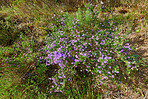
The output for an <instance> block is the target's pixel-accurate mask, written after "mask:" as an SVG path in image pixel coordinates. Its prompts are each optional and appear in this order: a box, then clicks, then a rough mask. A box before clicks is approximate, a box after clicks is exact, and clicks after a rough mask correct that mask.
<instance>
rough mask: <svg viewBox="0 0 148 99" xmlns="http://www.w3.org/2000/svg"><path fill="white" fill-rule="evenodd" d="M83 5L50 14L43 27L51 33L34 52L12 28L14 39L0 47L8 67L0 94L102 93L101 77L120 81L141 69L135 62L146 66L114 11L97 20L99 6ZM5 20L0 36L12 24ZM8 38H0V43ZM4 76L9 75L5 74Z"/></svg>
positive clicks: (75, 95) (74, 95)
mask: <svg viewBox="0 0 148 99" xmlns="http://www.w3.org/2000/svg"><path fill="white" fill-rule="evenodd" d="M15 3H17V2H15ZM12 6H14V5H12ZM84 6H85V7H84V8H85V9H83V10H81V9H80V8H78V11H77V12H76V13H75V14H69V13H65V14H61V15H59V17H57V16H53V17H52V18H53V19H54V22H53V23H51V22H49V23H47V24H50V26H48V27H50V28H48V27H47V28H46V30H49V31H51V34H50V35H47V36H46V39H44V40H45V42H44V43H45V44H44V45H43V46H40V49H38V51H37V52H36V51H35V41H34V40H33V39H31V38H28V37H27V36H25V35H24V34H23V33H22V32H20V33H17V32H16V31H12V32H14V35H10V38H11V36H16V37H17V40H16V41H17V42H13V43H11V44H9V45H11V47H7V46H6V47H1V48H0V58H1V59H3V61H2V62H3V64H1V65H4V66H5V68H4V67H3V68H2V70H3V71H5V72H8V75H4V76H3V77H0V79H1V84H0V92H1V93H0V96H1V97H2V98H4V99H7V98H8V97H11V98H14V99H17V98H19V97H20V98H22V99H26V98H27V99H28V98H30V97H31V98H35V99H37V98H39V99H44V98H45V99H47V98H55V97H54V95H55V96H56V99H58V98H61V97H63V98H64V97H66V98H69V99H73V98H74V99H75V98H76V99H77V98H82V99H83V98H91V99H93V98H102V97H101V94H100V93H101V92H99V87H100V86H102V85H104V84H105V82H106V81H110V82H111V83H114V81H117V82H118V83H122V81H123V79H126V80H127V79H129V80H130V79H131V78H132V77H133V73H135V72H138V71H140V70H139V68H140V66H146V65H145V64H141V63H142V62H140V61H138V60H139V59H138V56H137V55H131V54H130V52H131V51H133V50H134V47H132V46H130V44H129V41H128V40H126V34H125V35H120V34H119V33H120V29H118V28H119V27H118V26H116V25H118V24H117V23H118V22H114V20H115V19H114V17H113V18H110V19H107V18H106V19H105V20H103V21H102V20H99V19H98V18H96V17H97V16H98V14H99V13H101V12H100V9H93V8H94V6H93V5H91V4H89V3H88V4H85V3H84ZM39 20H40V19H39ZM6 21H7V20H2V21H1V24H0V25H1V27H0V28H2V29H3V30H5V31H3V32H2V33H1V35H2V36H3V37H5V36H9V35H8V34H9V31H10V30H12V29H13V28H14V27H15V26H14V25H12V27H11V26H9V25H11V24H9V23H10V22H9V21H8V22H9V23H8V22H6ZM52 21H53V20H52ZM120 24H122V22H120ZM4 25H5V26H6V27H3V26H4ZM9 28H10V30H9ZM11 28H12V29H11ZM7 30H9V31H7ZM4 32H5V33H4ZM12 34H13V33H12ZM18 35H19V36H18ZM3 37H2V38H3ZM3 39H4V38H3ZM14 39H16V38H14ZM14 39H13V40H14ZM7 42H9V40H7V39H4V42H3V43H4V45H5V43H7ZM8 70H9V71H8ZM11 70H12V71H11ZM11 72H13V73H14V74H12V75H13V77H14V76H15V75H16V74H17V76H15V77H16V78H17V79H13V78H12V77H11V76H10V75H11ZM9 73H10V75H9ZM6 76H8V77H10V78H9V79H7V80H6V78H7V77H6ZM5 77H6V78H5ZM5 80H6V82H5ZM17 81H18V82H19V83H18V84H17V83H16V82H17ZM5 85H7V86H5ZM20 91H22V92H20ZM20 98H19V99H20Z"/></svg>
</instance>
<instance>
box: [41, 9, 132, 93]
mask: <svg viewBox="0 0 148 99" xmlns="http://www.w3.org/2000/svg"><path fill="white" fill-rule="evenodd" d="M90 11H91V10H89V9H88V10H87V11H86V12H84V13H85V14H84V15H83V14H82V12H81V11H80V10H79V11H78V13H77V14H76V17H74V16H72V15H69V17H68V16H66V18H62V20H61V21H62V23H64V26H63V27H62V28H59V29H58V30H57V31H56V32H55V33H53V34H52V36H50V37H48V38H47V39H46V43H47V45H46V46H45V47H44V48H43V50H44V51H45V52H46V54H47V56H46V57H45V58H44V59H45V60H46V66H51V65H54V64H57V65H58V66H59V67H60V69H59V70H58V72H57V74H56V75H55V76H54V77H53V78H49V79H50V80H52V82H53V83H54V85H53V87H54V88H56V90H54V91H62V88H64V86H65V85H64V84H65V82H67V81H71V78H72V76H74V75H75V74H76V72H78V71H76V69H75V68H76V67H82V66H81V65H83V66H84V68H82V69H81V70H80V71H81V72H83V71H91V74H92V75H93V76H95V77H98V78H99V80H100V82H99V84H101V83H102V81H104V80H107V79H112V78H114V75H113V74H118V73H119V71H120V70H119V66H118V65H120V64H116V63H117V61H118V59H119V58H121V57H122V55H127V54H128V51H130V50H131V48H130V46H129V44H128V43H126V44H124V45H123V41H122V38H121V36H120V35H119V34H118V33H117V32H116V30H117V29H115V28H112V26H111V25H110V21H111V20H106V21H105V22H104V23H99V20H98V19H96V18H95V16H93V14H90V13H91V12H90ZM88 14H90V15H89V16H88ZM86 15H87V17H86ZM63 19H65V21H64V20H63ZM89 19H90V20H91V19H93V20H91V21H93V24H95V25H96V26H98V27H96V28H95V29H93V28H94V27H93V25H92V24H91V23H88V22H87V23H85V22H86V21H88V20H89ZM102 26H103V27H105V28H106V29H101V28H100V27H102ZM107 27H108V28H107ZM124 60H125V59H123V58H122V59H121V61H124ZM124 62H125V61H124ZM126 62H127V63H126V64H127V66H129V67H130V66H131V65H130V62H129V61H126ZM80 64H81V65H80ZM97 82H98V81H96V83H97ZM60 86H61V87H60Z"/></svg>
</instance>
